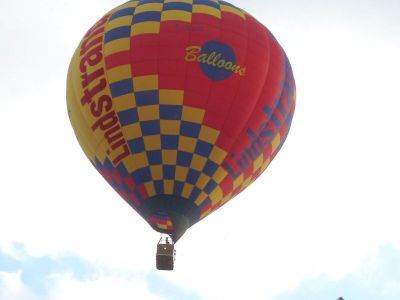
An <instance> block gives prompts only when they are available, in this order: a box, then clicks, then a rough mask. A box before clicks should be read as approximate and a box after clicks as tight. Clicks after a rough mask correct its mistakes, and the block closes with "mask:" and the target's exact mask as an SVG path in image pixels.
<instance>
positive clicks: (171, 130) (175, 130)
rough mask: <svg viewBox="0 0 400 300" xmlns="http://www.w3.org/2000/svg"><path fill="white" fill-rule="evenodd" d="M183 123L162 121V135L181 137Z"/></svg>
mask: <svg viewBox="0 0 400 300" xmlns="http://www.w3.org/2000/svg"><path fill="white" fill-rule="evenodd" d="M180 128H181V122H180V121H175V120H160V130H161V134H170V135H179V133H180Z"/></svg>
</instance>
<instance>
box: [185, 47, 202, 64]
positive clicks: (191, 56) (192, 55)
mask: <svg viewBox="0 0 400 300" xmlns="http://www.w3.org/2000/svg"><path fill="white" fill-rule="evenodd" d="M200 51H201V47H198V46H190V47H187V48H186V56H185V60H186V61H187V62H193V61H196V60H197V56H198V54H199V52H200Z"/></svg>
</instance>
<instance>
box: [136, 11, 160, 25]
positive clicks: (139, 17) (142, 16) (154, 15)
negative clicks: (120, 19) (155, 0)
mask: <svg viewBox="0 0 400 300" xmlns="http://www.w3.org/2000/svg"><path fill="white" fill-rule="evenodd" d="M160 20H161V12H160V11H145V12H141V13H138V14H136V15H134V17H133V20H132V24H136V23H140V22H147V21H160Z"/></svg>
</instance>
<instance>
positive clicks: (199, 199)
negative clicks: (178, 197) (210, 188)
mask: <svg viewBox="0 0 400 300" xmlns="http://www.w3.org/2000/svg"><path fill="white" fill-rule="evenodd" d="M207 197H208V195H207V194H206V193H204V192H203V191H202V192H201V193H200V195H199V196H198V197H197V199H196V200H195V201H194V203H196V204H197V206H200V205H201V204H202V203H203V202H204V201H205V200H206V199H207Z"/></svg>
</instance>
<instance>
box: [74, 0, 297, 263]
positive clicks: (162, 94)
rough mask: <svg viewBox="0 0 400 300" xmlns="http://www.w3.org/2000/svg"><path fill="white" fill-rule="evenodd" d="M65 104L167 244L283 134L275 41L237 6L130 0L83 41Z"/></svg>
mask: <svg viewBox="0 0 400 300" xmlns="http://www.w3.org/2000/svg"><path fill="white" fill-rule="evenodd" d="M67 106H68V112H69V118H70V121H71V124H72V126H73V129H74V131H75V135H76V137H77V139H78V141H79V143H80V145H81V147H82V149H83V151H84V152H85V154H86V156H87V157H88V158H89V160H90V161H91V162H92V164H93V165H94V166H95V168H96V169H97V170H98V172H99V173H100V174H101V175H102V176H103V177H104V178H105V179H106V181H108V183H109V184H110V185H111V186H112V187H113V188H114V189H115V191H116V192H117V193H118V194H119V195H120V196H121V197H122V198H123V199H124V200H125V201H126V202H127V203H128V204H129V205H130V206H131V207H132V208H133V209H134V210H135V211H136V212H137V213H138V214H139V215H141V216H142V217H143V218H144V219H145V220H146V221H147V222H148V223H149V224H150V226H151V227H152V228H153V229H155V230H156V231H158V232H160V233H164V234H168V235H170V236H171V237H172V242H176V241H177V240H178V239H179V238H180V237H181V236H182V235H183V234H184V233H185V231H186V230H187V229H188V228H189V227H190V226H193V225H194V224H195V223H197V222H198V221H200V220H202V219H204V218H205V217H206V216H208V215H209V214H211V213H212V212H214V211H215V210H217V209H218V208H220V207H221V206H223V205H224V204H225V203H227V202H228V201H229V200H230V199H232V198H233V197H234V196H235V195H237V194H238V193H240V192H241V191H242V190H243V189H245V188H246V187H247V186H249V185H250V184H251V183H252V182H253V181H254V180H255V179H256V178H257V177H258V176H259V175H260V174H261V173H262V172H263V171H264V170H265V169H266V168H267V166H268V165H269V163H270V162H271V161H272V159H273V158H274V157H275V155H276V154H277V153H278V151H279V149H280V148H281V146H282V144H283V143H284V141H285V139H286V137H287V134H288V130H289V127H290V124H291V120H292V117H293V113H294V108H295V83H294V79H293V74H292V69H291V66H290V63H289V60H288V58H287V56H286V54H285V52H284V51H283V49H282V48H281V46H280V45H279V44H278V42H277V40H276V39H275V38H274V36H273V35H272V34H271V32H270V31H269V30H268V29H266V28H265V27H264V26H263V25H262V24H261V23H259V22H258V21H257V20H256V19H255V18H254V17H252V16H251V15H250V14H248V13H247V12H245V11H244V10H242V9H240V8H238V7H235V6H234V5H232V4H229V3H228V2H225V1H219V0H136V1H135V0H134V1H128V2H126V3H125V4H122V5H120V6H118V7H116V8H114V9H113V10H111V11H110V12H108V13H107V14H105V15H104V16H103V17H102V18H101V19H100V20H99V21H98V22H97V23H96V24H94V26H93V27H92V28H91V29H90V30H89V31H88V32H87V33H86V34H85V36H84V37H83V39H82V41H81V42H80V44H79V46H78V48H77V49H76V51H75V53H74V55H73V57H72V60H71V63H70V66H69V71H68V80H67ZM250 205H252V204H250ZM163 245H164V246H165V247H167V246H166V245H169V244H167V243H164V244H163ZM159 246H160V245H159ZM164 246H161V248H162V249H164V248H163V247H164ZM161 248H160V249H161ZM165 249H166V248H165ZM168 249H169V248H168ZM171 249H173V248H171ZM166 253H167V254H166V255H170V256H171V255H172V254H171V253H173V251H172V252H171V251H167V252H166ZM160 268H161V267H160Z"/></svg>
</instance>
